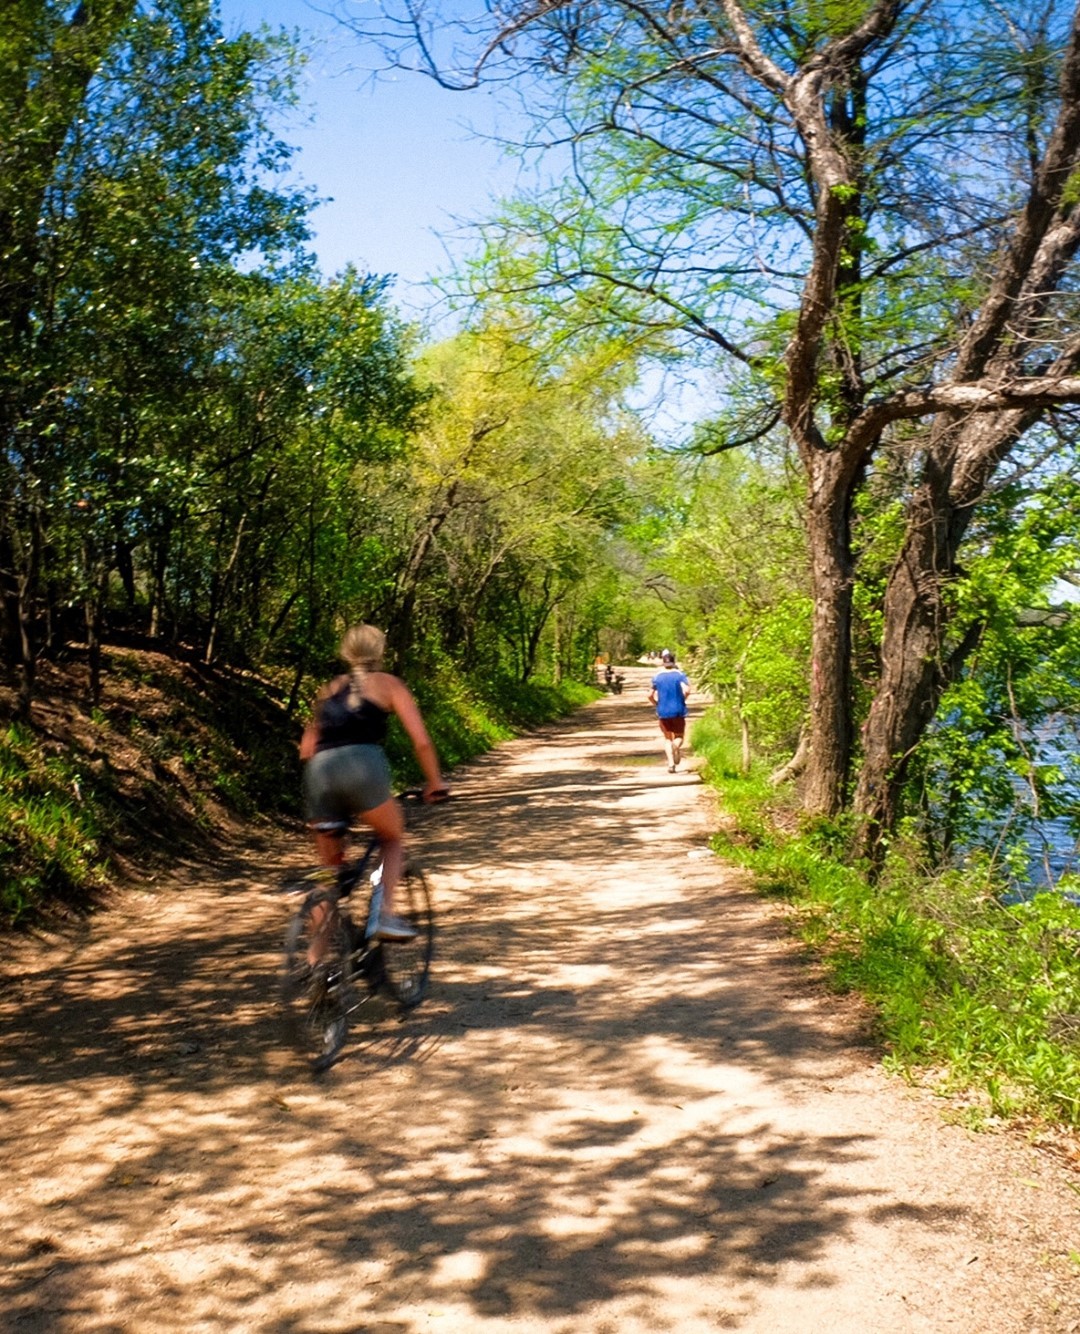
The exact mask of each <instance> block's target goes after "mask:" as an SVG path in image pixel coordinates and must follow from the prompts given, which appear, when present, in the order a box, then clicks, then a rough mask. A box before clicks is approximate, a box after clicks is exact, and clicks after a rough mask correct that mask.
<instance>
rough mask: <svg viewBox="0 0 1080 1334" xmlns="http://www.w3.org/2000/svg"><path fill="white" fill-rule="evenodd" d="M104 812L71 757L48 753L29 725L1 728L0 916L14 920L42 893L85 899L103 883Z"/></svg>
mask: <svg viewBox="0 0 1080 1334" xmlns="http://www.w3.org/2000/svg"><path fill="white" fill-rule="evenodd" d="M84 792H85V793H86V795H85V796H84ZM101 817H102V812H101V810H100V807H99V804H98V803H97V802H95V801H94V800H93V787H92V783H91V782H89V781H88V776H87V774H86V773H85V771H84V770H83V769H82V768H80V766H79V764H78V763H77V762H76V761H75V760H74V759H72V758H70V757H68V756H63V755H60V756H49V755H47V754H46V753H45V751H44V749H43V748H42V746H41V745H40V743H39V742H38V740H37V739H36V738H35V736H34V735H33V733H32V732H31V731H30V730H29V729H28V728H25V727H9V728H7V729H6V730H5V731H3V732H0V922H2V923H4V924H5V925H15V924H17V923H19V922H21V921H22V920H23V919H24V918H26V917H28V916H30V915H32V914H33V912H34V911H35V909H36V907H37V906H38V904H40V903H41V902H42V901H43V900H46V899H53V900H68V901H71V900H80V899H87V898H89V897H91V896H92V895H93V894H94V893H95V892H96V891H97V890H98V889H100V888H101V886H102V884H103V883H104V880H105V875H104V871H103V868H102V858H103V852H102V833H103V823H102V818H101Z"/></svg>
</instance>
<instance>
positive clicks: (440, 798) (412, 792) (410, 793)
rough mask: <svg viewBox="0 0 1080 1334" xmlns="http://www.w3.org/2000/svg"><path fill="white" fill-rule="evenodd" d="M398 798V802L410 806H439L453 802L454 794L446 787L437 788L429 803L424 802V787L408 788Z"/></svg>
mask: <svg viewBox="0 0 1080 1334" xmlns="http://www.w3.org/2000/svg"><path fill="white" fill-rule="evenodd" d="M397 797H398V801H403V802H405V803H406V804H407V805H409V806H438V805H440V804H441V803H442V802H444V801H452V800H453V794H452V793H451V791H450V789H449V788H446V787H437V788H435V789H434V791H433V792H432V793H431V797H430V800H428V801H425V800H424V789H423V788H422V787H407V788H406V789H405V791H404V792H399V793H398V794H397Z"/></svg>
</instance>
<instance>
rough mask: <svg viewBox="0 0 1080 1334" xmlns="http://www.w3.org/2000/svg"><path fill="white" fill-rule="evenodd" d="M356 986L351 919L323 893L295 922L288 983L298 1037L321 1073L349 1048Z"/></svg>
mask: <svg viewBox="0 0 1080 1334" xmlns="http://www.w3.org/2000/svg"><path fill="white" fill-rule="evenodd" d="M312 959H316V960H317V962H315V963H312V962H311V960H312ZM351 982H352V976H351V968H350V960H349V939H348V922H347V919H346V918H345V917H344V916H343V915H342V913H341V912H340V910H339V908H338V905H337V899H336V896H335V895H333V894H330V893H327V892H326V891H325V890H318V891H316V892H315V893H313V894H309V895H308V896H307V898H306V899H305V900H304V902H303V903H302V904H301V906H300V910H299V912H298V913H297V914H296V916H295V917H294V918H293V919H292V921H291V922H290V923H289V927H288V930H287V931H286V933H285V968H284V978H283V980H282V1000H283V1001H284V1002H285V1005H286V1008H287V1010H288V1012H289V1015H290V1018H291V1021H292V1025H293V1029H294V1033H295V1036H296V1039H297V1041H298V1043H299V1046H300V1048H301V1050H302V1051H303V1052H304V1053H305V1055H306V1056H307V1058H308V1061H309V1062H310V1064H311V1068H312V1070H313V1071H314V1072H316V1073H319V1072H321V1071H323V1070H326V1069H328V1068H329V1067H330V1066H331V1065H333V1063H334V1062H335V1061H336V1060H337V1058H338V1057H339V1056H340V1055H341V1049H342V1048H343V1047H344V1046H345V1039H346V1037H347V1036H348V1032H349V1010H350V1008H351V999H350V998H351Z"/></svg>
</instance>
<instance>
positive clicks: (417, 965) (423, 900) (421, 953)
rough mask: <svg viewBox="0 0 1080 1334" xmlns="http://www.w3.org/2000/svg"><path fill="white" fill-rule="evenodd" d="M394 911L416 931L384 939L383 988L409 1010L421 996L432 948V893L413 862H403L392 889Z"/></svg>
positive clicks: (417, 1002) (420, 999)
mask: <svg viewBox="0 0 1080 1334" xmlns="http://www.w3.org/2000/svg"><path fill="white" fill-rule="evenodd" d="M394 912H395V913H396V914H397V915H398V916H399V917H404V918H405V919H406V920H407V921H409V922H411V923H412V925H413V926H414V927H416V931H417V934H416V936H415V937H414V938H413V939H412V940H405V941H398V940H394V941H390V940H384V941H383V943H382V946H381V948H382V956H383V969H384V972H385V982H386V989H387V990H388V991H389V992H390V994H391V996H393V997H394V999H395V1000H396V1001H397V1002H398V1004H399V1005H400V1006H401V1007H402V1008H403V1009H405V1010H411V1009H412V1007H413V1006H414V1005H419V1004H420V1002H421V1001H422V1000H423V999H424V993H425V992H426V991H427V985H428V973H429V971H430V969H431V956H432V953H433V952H434V949H435V917H434V914H433V912H432V908H431V892H430V890H429V889H428V883H427V878H426V877H425V875H424V873H423V871H422V870H421V869H420V868H419V866H416V865H415V864H412V863H410V864H408V865H406V867H405V874H404V875H403V876H402V877H401V880H400V881H399V882H398V886H397V889H396V890H395V891H394Z"/></svg>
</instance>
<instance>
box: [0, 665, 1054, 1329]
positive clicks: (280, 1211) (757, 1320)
mask: <svg viewBox="0 0 1080 1334" xmlns="http://www.w3.org/2000/svg"><path fill="white" fill-rule="evenodd" d="M647 675H648V673H646V672H644V671H642V670H634V669H631V670H630V671H629V672H628V679H627V688H626V691H625V693H624V694H623V695H621V696H618V697H614V696H612V697H608V698H605V699H604V700H602V701H600V702H598V703H597V704H596V705H594V706H592V707H590V708H589V709H587V710H584V711H582V712H581V713H580V714H579V715H577V716H576V717H575V718H573V719H572V720H569V721H568V722H567V723H565V724H563V725H561V726H559V727H552V728H548V729H545V730H544V731H543V732H541V733H539V734H538V735H536V736H533V737H530V738H526V739H523V740H519V741H516V742H513V743H511V744H509V745H507V746H504V747H501V748H500V749H499V751H498V752H496V753H494V754H492V755H489V756H486V757H484V758H483V759H481V760H479V761H478V762H476V763H475V764H473V765H471V766H470V767H469V768H468V769H467V770H466V771H464V772H463V773H462V774H460V775H458V776H457V781H456V784H455V787H456V791H457V794H458V799H457V801H456V803H455V804H454V805H452V806H450V807H448V808H445V809H441V810H439V811H437V812H426V813H425V817H426V818H425V819H424V820H423V827H422V828H421V829H420V830H418V831H417V835H416V840H417V843H418V845H419V846H420V847H422V850H423V856H424V860H425V862H426V863H427V865H428V866H429V868H430V870H431V878H432V882H433V885H434V887H435V891H436V895H437V909H438V913H439V926H440V930H439V937H438V953H437V958H436V965H435V972H434V979H433V987H432V993H431V997H430V999H429V1000H428V1001H426V1002H425V1003H424V1005H423V1006H421V1007H420V1009H419V1010H417V1011H416V1012H415V1013H413V1014H412V1015H410V1016H409V1017H408V1018H407V1019H406V1020H405V1021H404V1022H400V1021H399V1020H398V1019H397V1017H396V1016H395V1015H394V1014H393V1013H391V1012H390V1011H389V1010H388V1009H385V1008H384V1009H383V1010H382V1011H381V1012H377V1013H375V1014H374V1015H373V1020H372V1022H370V1023H369V1022H366V1020H364V1018H363V1016H362V1017H361V1018H362V1021H361V1022H360V1023H359V1024H358V1025H357V1028H356V1031H355V1032H354V1033H353V1034H352V1036H351V1038H350V1042H349V1045H348V1046H347V1048H346V1051H345V1055H344V1057H343V1059H342V1060H341V1062H340V1063H339V1064H338V1065H337V1066H336V1067H335V1068H334V1069H333V1070H332V1071H331V1072H330V1073H329V1074H328V1075H327V1076H326V1077H325V1078H323V1079H322V1080H321V1081H313V1080H311V1079H310V1078H308V1077H307V1076H306V1074H305V1072H304V1070H303V1068H302V1066H301V1063H300V1061H299V1059H298V1057H297V1056H296V1054H295V1053H294V1052H292V1051H291V1050H290V1049H289V1048H288V1047H287V1046H285V1045H283V1038H282V1031H281V1027H280V1025H279V1023H278V1020H277V1016H276V1013H275V1010H274V1006H273V989H274V980H275V979H274V974H275V970H276V967H277V961H278V960H277V955H278V947H279V942H280V939H281V934H282V931H283V929H284V924H285V920H286V917H287V914H288V912H289V910H290V908H291V906H292V905H291V904H290V903H288V902H286V901H285V900H284V899H283V897H282V896H281V895H280V894H278V893H277V885H278V883H279V881H280V879H281V870H282V866H283V865H284V864H285V863H291V864H292V865H293V866H298V865H300V864H302V863H303V862H305V860H306V858H307V850H306V848H305V847H304V844H303V840H302V837H301V836H300V835H299V834H298V833H297V834H296V835H293V836H289V837H287V838H277V839H269V840H267V841H266V842H265V845H263V846H261V847H260V846H256V845H253V846H252V848H250V849H244V850H238V854H237V856H236V858H235V859H234V860H233V861H232V862H228V861H223V863H222V864H221V865H220V866H219V867H217V868H214V869H213V871H210V870H207V869H206V868H198V867H187V868H182V870H181V871H179V872H178V875H177V877H176V881H175V883H174V884H170V885H167V886H166V885H163V886H159V887H157V888H156V889H155V891H154V892H153V894H147V895H145V896H132V897H131V898H130V899H129V900H128V901H127V903H126V904H125V906H124V907H123V909H122V910H118V911H115V912H111V913H106V914H103V915H101V916H99V917H98V918H96V919H95V920H94V921H93V922H92V924H91V927H90V928H89V930H88V932H87V933H85V935H84V937H82V938H80V939H78V940H69V941H64V940H54V941H50V942H47V943H44V944H42V945H39V946H33V947H32V946H30V945H23V946H22V947H21V948H20V949H19V950H18V951H17V958H16V960H15V963H14V965H13V967H12V968H11V970H10V973H11V976H10V978H9V980H8V982H7V983H6V985H5V988H4V990H3V992H2V993H0V1020H2V1024H3V1032H2V1046H0V1112H2V1114H3V1117H4V1125H5V1131H6V1134H5V1137H4V1144H5V1148H4V1162H3V1168H4V1178H5V1189H4V1192H3V1194H2V1197H0V1255H2V1258H3V1267H4V1276H3V1279H2V1280H0V1301H2V1308H3V1310H4V1311H5V1312H6V1314H7V1318H8V1320H9V1322H10V1324H11V1327H12V1328H18V1329H40V1330H48V1331H68V1330H71V1331H74V1330H110V1331H111V1330H133V1331H143V1330H151V1329H152V1330H155V1331H169V1330H178V1331H179V1330H185V1331H186V1330H190V1329H200V1330H213V1331H217V1330H266V1331H280V1332H281V1334H285V1332H286V1331H296V1332H299V1331H305V1332H306V1331H311V1332H312V1334H314V1331H378V1332H380V1334H382V1332H389V1331H397V1332H400V1334H404V1332H406V1331H446V1332H447V1334H461V1332H462V1331H468V1334H496V1332H498V1331H515V1330H535V1331H552V1332H555V1331H559V1332H564V1331H587V1332H588V1334H594V1332H596V1334H599V1332H601V1331H619V1332H620V1334H623V1332H624V1331H630V1332H633V1331H650V1332H654V1334H655V1332H656V1331H667V1330H670V1331H678V1332H679V1334H695V1332H696V1331H715V1330H718V1329H727V1328H731V1329H741V1330H749V1331H759V1332H760V1334H766V1332H768V1334H774V1332H775V1331H793V1332H794V1331H799V1332H800V1334H801V1331H812V1330H819V1329H820V1330H826V1329H827V1330H830V1331H831V1330H839V1331H850V1334H865V1332H866V1331H879V1330H880V1331H890V1332H891V1331H908V1330H912V1331H915V1330H919V1331H937V1330H942V1329H949V1330H960V1331H970V1334H976V1332H978V1334H1003V1332H1004V1331H1020V1330H1025V1331H1034V1330H1045V1331H1051V1330H1059V1329H1061V1330H1063V1329H1065V1328H1068V1327H1069V1326H1068V1320H1067V1319H1066V1317H1068V1319H1069V1320H1071V1319H1072V1318H1074V1316H1075V1315H1076V1310H1075V1308H1074V1310H1073V1312H1072V1313H1071V1314H1070V1313H1069V1312H1068V1310H1067V1309H1066V1304H1067V1300H1068V1295H1069V1293H1070V1292H1071V1289H1070V1288H1069V1287H1068V1282H1067V1278H1068V1275H1067V1272H1066V1271H1065V1270H1064V1269H1063V1270H1061V1271H1060V1273H1061V1275H1064V1278H1062V1279H1061V1281H1060V1282H1059V1281H1058V1280H1059V1272H1058V1270H1056V1269H1055V1268H1054V1263H1056V1262H1053V1261H1048V1260H1046V1259H1045V1257H1046V1256H1051V1257H1054V1256H1056V1255H1058V1254H1060V1253H1061V1250H1062V1248H1063V1247H1066V1246H1067V1244H1068V1243H1069V1239H1068V1238H1067V1237H1065V1236H1058V1235H1057V1234H1056V1233H1055V1232H1054V1226H1055V1223H1054V1220H1055V1218H1056V1217H1057V1215H1056V1214H1055V1213H1054V1212H1053V1211H1052V1210H1050V1209H1048V1208H1046V1206H1047V1202H1048V1201H1050V1197H1051V1188H1052V1187H1055V1186H1057V1185H1059V1184H1060V1183H1058V1182H1057V1181H1056V1180H1055V1179H1054V1177H1053V1173H1052V1170H1051V1168H1050V1167H1049V1166H1048V1165H1047V1163H1046V1162H1045V1160H1039V1159H1037V1158H1036V1157H1034V1155H1033V1154H1031V1153H1030V1152H1027V1151H1025V1150H1024V1149H1023V1147H1022V1146H1016V1145H1014V1144H1012V1143H1011V1142H1006V1141H1004V1140H1003V1139H1002V1138H997V1139H991V1138H985V1139H983V1140H981V1141H976V1140H973V1139H972V1137H970V1136H969V1135H968V1134H967V1133H966V1132H965V1131H963V1130H962V1129H960V1128H959V1127H957V1126H950V1125H947V1124H945V1123H944V1121H943V1120H941V1119H940V1117H939V1116H938V1115H937V1113H936V1110H935V1108H934V1107H933V1105H932V1102H931V1101H930V1100H929V1099H928V1098H927V1097H926V1096H925V1095H923V1094H919V1093H916V1092H915V1091H909V1090H906V1089H905V1088H904V1087H903V1086H902V1085H899V1084H896V1083H890V1082H889V1081H887V1080H886V1079H885V1077H884V1076H883V1075H882V1073H881V1072H880V1069H879V1068H878V1067H877V1065H876V1063H875V1054H874V1052H873V1051H872V1049H871V1048H870V1047H869V1046H867V1045H865V1044H864V1043H863V1042H861V1040H860V1038H859V1024H860V1018H859V1015H860V1012H859V1010H858V1009H857V1007H854V1006H852V1005H851V1004H850V1003H841V1002H839V1001H838V1000H837V999H836V998H834V997H830V996H829V995H828V994H827V993H826V992H825V991H824V989H823V988H822V987H821V986H820V985H819V984H818V982H817V981H816V980H815V978H814V976H813V974H812V973H811V972H810V971H809V970H808V968H807V966H806V964H805V963H804V962H802V961H801V960H800V958H799V955H798V952H797V950H796V949H795V948H794V947H793V946H792V945H791V943H790V942H789V941H788V939H787V938H786V936H785V934H784V929H783V923H782V920H781V919H780V918H779V917H778V915H777V913H776V911H775V910H773V909H770V908H769V907H767V906H765V905H763V904H762V903H761V902H760V901H759V900H756V899H755V898H754V897H753V896H752V895H751V894H750V893H749V892H748V891H747V888H746V886H745V884H744V883H743V881H742V880H741V878H740V876H739V875H738V874H737V873H735V872H733V871H731V870H730V869H729V868H725V867H724V866H722V865H721V864H720V863H718V862H717V861H716V859H715V858H714V857H713V856H712V855H711V853H710V852H709V851H708V835H709V831H710V828H711V826H712V824H713V822H714V810H713V802H712V798H711V796H710V795H709V793H708V791H707V790H706V789H704V788H703V787H702V786H701V785H700V783H699V782H698V781H697V779H696V777H695V775H694V773H693V769H692V765H693V763H694V760H693V757H692V756H691V757H690V759H689V763H688V765H687V766H684V769H685V772H682V773H679V774H676V775H670V774H668V773H667V771H666V768H665V765H664V762H663V755H662V751H661V747H660V744H659V743H660V738H659V733H658V731H657V729H656V726H655V721H654V719H653V718H652V715H651V711H650V710H649V709H648V706H647V704H646V703H645V691H646V689H647V687H646V685H645V681H646V678H647ZM241 851H242V852H243V854H244V855H242V856H241V855H240V852H241ZM372 1009H374V1007H372ZM1020 1172H1023V1173H1024V1174H1026V1175H1027V1176H1028V1177H1032V1178H1038V1179H1039V1183H1040V1184H1041V1185H1043V1186H1044V1187H1045V1188H1046V1189H1044V1190H1043V1191H1041V1192H1036V1191H1029V1192H1028V1195H1029V1196H1030V1199H1026V1200H1025V1205H1026V1206H1028V1207H1027V1208H1026V1212H1025V1214H1024V1216H1023V1217H1019V1216H1018V1215H1017V1211H1016V1209H1015V1208H1014V1207H1013V1204H1014V1196H1013V1195H1012V1194H1010V1193H1008V1192H1005V1193H1002V1194H1000V1195H996V1194H994V1192H993V1190H992V1188H991V1187H992V1185H993V1183H994V1181H996V1180H1001V1179H1002V1178H1008V1180H1009V1181H1011V1182H1015V1181H1016V1180H1017V1174H1018V1173H1020ZM1050 1202H1052V1201H1050ZM1040 1207H1043V1208H1044V1212H1043V1213H1040V1212H1039V1209H1040ZM1006 1236H1007V1237H1008V1238H1009V1239H1010V1241H1011V1242H1012V1245H1011V1248H1010V1250H1009V1255H1010V1256H1014V1255H1015V1251H1016V1244H1015V1243H1016V1240H1017V1238H1020V1239H1022V1240H1024V1241H1025V1242H1029V1243H1030V1246H1029V1248H1028V1249H1029V1250H1030V1263H1027V1264H1018V1263H1017V1262H1015V1260H1014V1259H1009V1258H1005V1257H1004V1256H1002V1255H999V1254H995V1245H994V1238H1001V1237H1006ZM1075 1243H1076V1238H1075V1237H1074V1238H1072V1244H1075ZM1040 1255H1041V1256H1042V1257H1044V1258H1043V1259H1040V1258H1039V1257H1040ZM1062 1294H1065V1295H1064V1296H1062Z"/></svg>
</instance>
